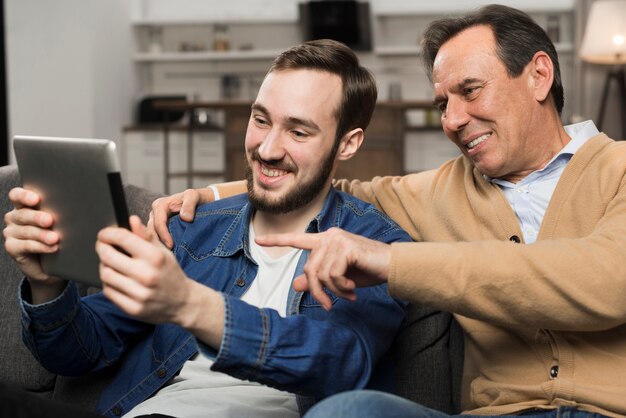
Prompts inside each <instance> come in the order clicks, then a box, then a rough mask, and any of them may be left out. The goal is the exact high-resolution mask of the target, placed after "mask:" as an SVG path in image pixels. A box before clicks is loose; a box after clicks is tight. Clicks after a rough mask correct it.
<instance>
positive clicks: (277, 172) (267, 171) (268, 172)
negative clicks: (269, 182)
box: [261, 165, 287, 177]
mask: <svg viewBox="0 0 626 418" xmlns="http://www.w3.org/2000/svg"><path fill="white" fill-rule="evenodd" d="M261 173H263V174H264V175H266V176H267V177H278V176H284V175H285V174H287V172H286V171H284V170H272V169H269V168H267V167H265V166H263V165H262V166H261Z"/></svg>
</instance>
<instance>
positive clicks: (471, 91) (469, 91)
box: [463, 86, 480, 97]
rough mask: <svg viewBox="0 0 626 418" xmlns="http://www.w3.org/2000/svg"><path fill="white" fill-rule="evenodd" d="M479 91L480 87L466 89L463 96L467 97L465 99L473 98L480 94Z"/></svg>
mask: <svg viewBox="0 0 626 418" xmlns="http://www.w3.org/2000/svg"><path fill="white" fill-rule="evenodd" d="M478 90H480V86H471V87H465V88H464V89H463V96H465V97H469V96H472V95H474V94H476V93H478Z"/></svg>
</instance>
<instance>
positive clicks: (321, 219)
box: [213, 187, 341, 259]
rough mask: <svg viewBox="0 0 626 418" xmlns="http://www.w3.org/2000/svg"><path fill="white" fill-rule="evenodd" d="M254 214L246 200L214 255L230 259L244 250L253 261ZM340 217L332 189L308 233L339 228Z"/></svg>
mask: <svg viewBox="0 0 626 418" xmlns="http://www.w3.org/2000/svg"><path fill="white" fill-rule="evenodd" d="M253 213H254V208H253V207H252V204H251V203H250V201H249V200H246V202H245V203H244V204H243V206H242V207H241V209H240V210H239V212H238V213H237V215H236V216H235V219H234V220H233V221H232V222H231V224H230V226H229V227H228V229H227V231H226V233H225V234H224V237H223V238H222V239H221V241H220V242H219V244H218V245H217V247H216V248H215V251H214V252H213V255H215V256H216V257H230V256H232V255H234V254H235V253H237V252H238V251H242V250H243V251H244V253H245V254H246V256H247V257H248V258H250V259H252V257H251V256H250V248H249V247H248V239H249V237H248V235H249V234H248V226H249V224H250V219H252V214H253ZM340 215H341V201H340V199H339V194H338V193H337V191H336V190H335V189H334V188H333V187H331V188H330V190H329V192H328V194H327V195H326V199H325V200H324V205H323V206H322V210H321V211H320V212H319V213H318V214H317V215H316V216H315V217H314V218H313V219H312V220H311V222H309V225H308V226H307V228H306V232H320V231H325V230H327V229H329V228H331V227H333V226H337V225H338V224H339V218H340Z"/></svg>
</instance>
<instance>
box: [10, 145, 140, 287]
mask: <svg viewBox="0 0 626 418" xmlns="http://www.w3.org/2000/svg"><path fill="white" fill-rule="evenodd" d="M13 148H14V150H15V157H16V159H17V164H18V168H19V171H20V176H21V178H22V184H23V185H24V187H25V188H27V189H30V190H33V191H35V192H37V193H38V194H39V195H40V196H41V197H42V201H41V205H40V207H41V209H42V210H45V211H47V212H49V213H50V214H52V216H53V217H54V225H53V228H52V229H53V230H55V231H57V232H58V233H59V234H60V237H61V240H60V243H59V251H58V252H56V253H54V254H44V255H42V257H41V263H42V267H43V269H44V271H45V272H46V273H48V274H50V275H53V276H57V277H61V278H63V279H67V280H74V281H77V282H81V283H86V284H89V285H95V286H100V285H101V282H100V275H99V273H98V264H99V259H98V256H97V254H96V251H95V243H96V237H97V234H98V231H100V230H101V229H102V228H104V227H106V226H112V225H119V226H122V227H126V228H129V225H128V209H127V207H126V200H125V198H124V189H123V187H122V178H121V175H120V170H119V165H118V158H117V152H116V147H115V143H114V142H113V141H110V140H106V139H81V138H52V137H36V136H15V137H14V139H13Z"/></svg>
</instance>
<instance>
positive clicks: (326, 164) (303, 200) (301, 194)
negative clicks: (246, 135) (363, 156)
mask: <svg viewBox="0 0 626 418" xmlns="http://www.w3.org/2000/svg"><path fill="white" fill-rule="evenodd" d="M337 148H338V147H337V146H333V148H332V149H331V150H330V152H329V153H328V155H327V156H326V157H325V158H324V160H323V161H322V165H321V167H320V171H319V172H318V173H317V174H316V175H315V177H313V178H312V179H310V180H308V181H306V182H305V183H300V184H296V185H295V187H294V188H293V190H290V191H288V193H287V194H286V195H285V196H283V197H281V198H279V199H277V200H269V199H266V198H264V197H263V196H262V195H260V194H257V193H256V192H255V190H254V179H253V174H252V168H251V167H250V164H249V163H248V161H247V160H246V180H247V185H248V198H249V199H250V203H252V206H253V207H254V208H255V209H256V210H258V211H261V212H266V213H273V214H280V213H289V212H291V211H294V210H297V209H300V208H303V207H304V206H306V205H308V204H309V203H311V201H312V200H313V199H315V197H317V196H318V195H319V193H320V192H321V191H322V189H323V188H324V186H325V185H326V181H327V180H328V178H329V177H330V173H331V171H332V169H333V164H334V162H335V156H336V155H337ZM251 159H252V160H253V161H254V160H256V161H263V160H261V158H260V157H259V154H258V152H257V150H255V151H254V152H253V153H252V156H251ZM274 163H278V162H274Z"/></svg>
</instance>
